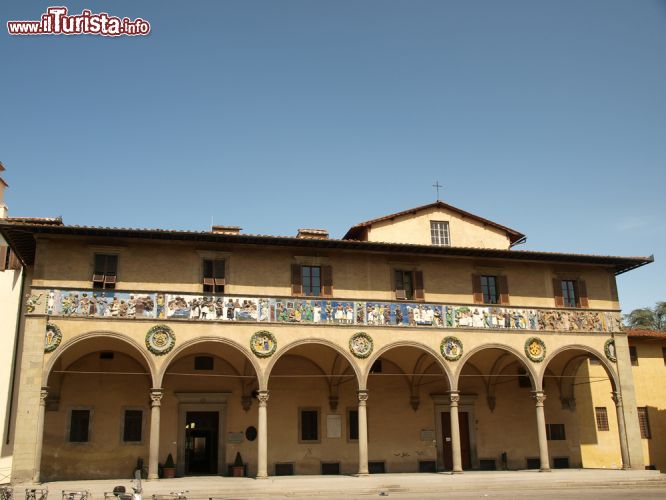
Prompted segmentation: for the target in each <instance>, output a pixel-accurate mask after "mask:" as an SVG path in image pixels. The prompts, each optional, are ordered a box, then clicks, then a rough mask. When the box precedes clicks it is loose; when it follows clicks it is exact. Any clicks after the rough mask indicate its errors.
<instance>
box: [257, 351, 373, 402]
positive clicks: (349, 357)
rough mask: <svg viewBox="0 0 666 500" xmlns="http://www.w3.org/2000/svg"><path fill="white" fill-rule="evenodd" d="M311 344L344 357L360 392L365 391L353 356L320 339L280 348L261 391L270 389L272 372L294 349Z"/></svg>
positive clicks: (265, 374)
mask: <svg viewBox="0 0 666 500" xmlns="http://www.w3.org/2000/svg"><path fill="white" fill-rule="evenodd" d="M309 344H319V345H323V346H325V347H330V348H331V349H333V350H334V351H336V352H337V353H338V354H340V355H341V356H343V357H344V358H345V359H346V360H347V361H348V362H349V366H351V367H352V370H354V375H355V376H356V384H357V386H358V389H359V390H363V389H365V385H361V381H362V374H361V370H360V368H359V367H358V365H357V363H356V359H355V358H354V357H353V356H352V354H351V353H349V352H347V351H346V350H345V349H343V348H342V347H340V346H339V345H337V344H335V343H334V342H331V341H330V340H327V339H318V338H308V339H300V340H296V341H294V342H291V343H290V344H287V345H286V346H284V347H282V348H280V347H278V351H277V352H276V353H275V355H273V356H272V357H271V359H270V361H269V363H268V366H267V367H266V371H265V372H264V377H263V380H262V381H261V384H262V385H261V389H262V390H267V389H268V380H269V378H270V375H271V372H272V371H273V368H274V367H275V364H276V363H277V362H278V360H280V358H282V356H284V355H285V354H287V353H288V352H289V351H290V350H292V349H294V348H295V347H299V346H302V345H309Z"/></svg>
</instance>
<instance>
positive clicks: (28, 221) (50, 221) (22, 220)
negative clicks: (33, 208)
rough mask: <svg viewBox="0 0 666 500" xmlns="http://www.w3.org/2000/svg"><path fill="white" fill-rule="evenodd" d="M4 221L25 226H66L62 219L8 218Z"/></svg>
mask: <svg viewBox="0 0 666 500" xmlns="http://www.w3.org/2000/svg"><path fill="white" fill-rule="evenodd" d="M3 220H6V221H8V222H20V223H25V224H47V225H52V226H62V225H64V224H63V223H62V217H7V218H5V219H3Z"/></svg>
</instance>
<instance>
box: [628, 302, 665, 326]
mask: <svg viewBox="0 0 666 500" xmlns="http://www.w3.org/2000/svg"><path fill="white" fill-rule="evenodd" d="M624 321H625V323H626V324H627V326H628V327H629V328H636V329H641V330H657V331H661V332H663V331H666V302H657V303H656V304H655V306H654V307H643V308H641V309H634V310H633V311H631V312H630V313H629V314H625V315H624Z"/></svg>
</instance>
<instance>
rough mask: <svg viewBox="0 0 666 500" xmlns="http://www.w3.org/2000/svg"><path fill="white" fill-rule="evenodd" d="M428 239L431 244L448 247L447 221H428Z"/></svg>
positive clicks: (449, 242) (449, 243)
mask: <svg viewBox="0 0 666 500" xmlns="http://www.w3.org/2000/svg"><path fill="white" fill-rule="evenodd" d="M430 240H431V241H432V244H433V245H436V246H440V247H448V246H450V245H451V240H450V239H449V223H448V222H446V221H434V220H431V221H430Z"/></svg>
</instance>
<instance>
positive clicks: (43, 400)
mask: <svg viewBox="0 0 666 500" xmlns="http://www.w3.org/2000/svg"><path fill="white" fill-rule="evenodd" d="M47 397H49V388H48V387H42V388H41V390H40V391H39V404H40V405H41V406H46V398H47Z"/></svg>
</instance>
